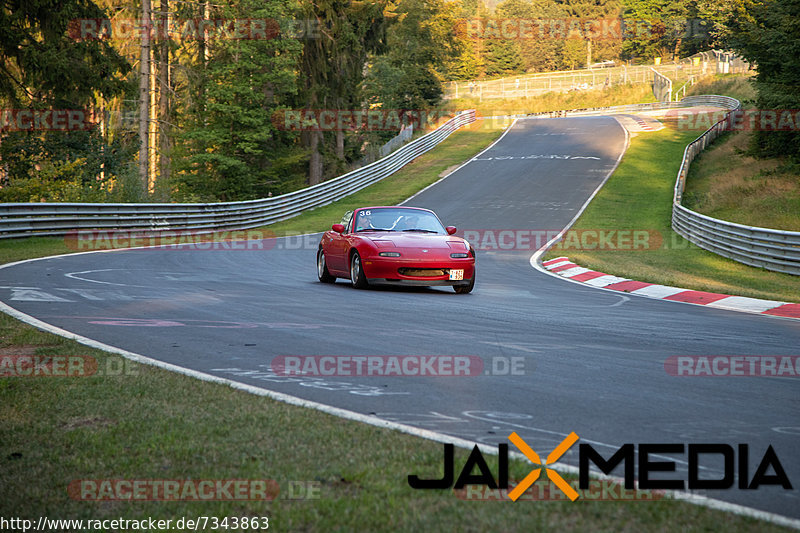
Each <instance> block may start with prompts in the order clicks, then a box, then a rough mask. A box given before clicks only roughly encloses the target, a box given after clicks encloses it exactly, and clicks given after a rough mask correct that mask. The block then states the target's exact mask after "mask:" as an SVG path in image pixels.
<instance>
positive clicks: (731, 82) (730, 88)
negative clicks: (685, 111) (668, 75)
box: [675, 74, 756, 106]
mask: <svg viewBox="0 0 800 533" xmlns="http://www.w3.org/2000/svg"><path fill="white" fill-rule="evenodd" d="M749 80H750V78H749V77H748V76H745V75H743V74H715V75H713V76H707V77H705V78H702V79H700V80H699V81H698V82H697V83H695V84H694V85H692V86H691V87H689V88H688V89H687V91H686V94H687V95H697V94H720V95H723V96H730V97H732V98H736V99H737V100H739V101H740V102H742V103H743V104H745V106H746V105H747V104H750V103H752V102H753V101H754V100H755V98H756V92H755V90H754V89H753V85H752V84H751V83H750V81H749ZM679 87H680V85H679V86H677V87H675V88H676V89H677V88H679Z"/></svg>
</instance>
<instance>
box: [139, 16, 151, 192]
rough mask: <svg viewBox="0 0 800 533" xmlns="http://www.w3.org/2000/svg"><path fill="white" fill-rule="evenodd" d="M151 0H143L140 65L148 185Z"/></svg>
mask: <svg viewBox="0 0 800 533" xmlns="http://www.w3.org/2000/svg"><path fill="white" fill-rule="evenodd" d="M150 27H151V22H150V0H142V44H141V62H140V65H139V180H140V181H141V185H142V192H143V193H145V194H146V193H147V186H148V155H149V143H148V133H149V131H148V130H149V128H148V123H149V121H150Z"/></svg>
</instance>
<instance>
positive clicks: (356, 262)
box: [350, 252, 369, 289]
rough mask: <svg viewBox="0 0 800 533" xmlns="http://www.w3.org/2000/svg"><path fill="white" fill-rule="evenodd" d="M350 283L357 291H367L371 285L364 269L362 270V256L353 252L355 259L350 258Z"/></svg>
mask: <svg viewBox="0 0 800 533" xmlns="http://www.w3.org/2000/svg"><path fill="white" fill-rule="evenodd" d="M350 283H352V284H353V287H355V288H356V289H365V288H366V287H367V285H369V283H368V282H367V277H366V276H365V275H364V269H363V268H361V256H360V255H358V252H353V257H351V258H350Z"/></svg>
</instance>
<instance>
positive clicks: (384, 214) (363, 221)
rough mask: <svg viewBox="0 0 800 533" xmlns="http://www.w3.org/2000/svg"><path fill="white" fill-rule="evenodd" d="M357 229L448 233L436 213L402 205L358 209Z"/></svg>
mask: <svg viewBox="0 0 800 533" xmlns="http://www.w3.org/2000/svg"><path fill="white" fill-rule="evenodd" d="M355 231H409V232H420V233H438V234H442V235H444V234H446V233H447V232H446V231H445V229H444V227H443V226H442V223H441V222H439V219H438V218H436V215H434V214H433V213H431V212H430V211H421V210H419V209H407V208H402V207H382V208H378V209H362V210H360V211H358V213H357V214H356V227H355Z"/></svg>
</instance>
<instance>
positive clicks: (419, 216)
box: [317, 207, 475, 294]
mask: <svg viewBox="0 0 800 533" xmlns="http://www.w3.org/2000/svg"><path fill="white" fill-rule="evenodd" d="M455 232H456V228H454V227H453V226H448V227H446V228H445V227H444V226H443V225H442V223H441V222H440V221H439V218H438V217H437V216H436V214H435V213H434V212H433V211H430V210H428V209H421V208H418V207H362V208H360V209H356V210H355V211H348V212H347V213H345V214H344V216H343V217H342V222H341V223H340V224H334V225H333V226H332V227H331V231H326V232H325V234H324V235H323V236H322V240H321V241H320V243H319V250H318V251H317V276H318V277H319V280H320V281H321V282H323V283H333V282H334V281H336V278H345V279H349V280H350V283H352V284H353V287H356V288H357V289H363V288H365V287H367V286H368V285H370V284H371V283H389V284H401V285H422V286H430V285H449V286H451V287H453V289H454V290H455V291H456V292H457V293H459V294H466V293H468V292H470V291H472V288H473V287H474V286H475V250H474V249H473V248H472V246H470V244H469V243H468V242H467V241H465V240H464V239H462V238H461V237H457V236H455V235H453V234H454V233H455Z"/></svg>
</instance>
